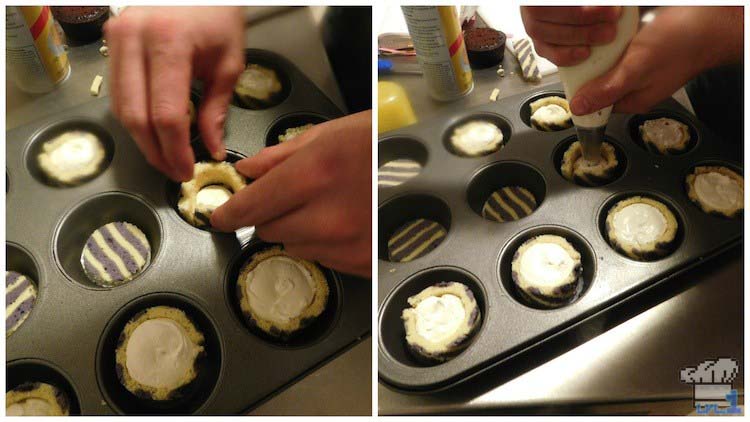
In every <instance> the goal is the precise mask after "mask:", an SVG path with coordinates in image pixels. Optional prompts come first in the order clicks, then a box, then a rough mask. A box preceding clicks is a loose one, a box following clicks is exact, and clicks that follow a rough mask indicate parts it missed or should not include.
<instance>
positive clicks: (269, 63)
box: [232, 48, 296, 111]
mask: <svg viewBox="0 0 750 422" xmlns="http://www.w3.org/2000/svg"><path fill="white" fill-rule="evenodd" d="M250 64H257V65H260V66H263V67H265V68H268V69H272V70H273V71H274V72H276V77H277V78H278V79H279V82H280V83H281V90H280V91H279V92H278V93H276V94H274V95H272V96H271V100H270V101H269V106H268V107H265V108H263V109H259V110H256V111H262V110H266V109H269V108H273V107H276V106H278V105H279V104H281V103H283V102H284V101H285V100H286V99H287V98H288V97H289V95H290V93H291V91H292V88H293V86H292V85H293V81H292V76H291V75H290V74H289V73H290V69H288V67H287V66H285V65H284V64H282V63H279V60H278V56H276V55H275V54H273V53H270V52H267V51H264V50H256V49H250V48H248V49H246V50H245V66H247V65H250ZM295 70H296V69H295ZM232 105H233V106H235V107H239V108H244V109H248V110H252V109H250V108H248V107H247V106H246V105H245V104H244V103H243V102H242V100H241V99H240V98H239V96H238V95H237V93H236V92H233V93H232Z"/></svg>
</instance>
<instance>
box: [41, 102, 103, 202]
mask: <svg viewBox="0 0 750 422" xmlns="http://www.w3.org/2000/svg"><path fill="white" fill-rule="evenodd" d="M71 131H83V132H89V133H92V134H94V135H96V137H97V138H98V139H99V142H101V144H102V147H103V148H104V161H103V162H102V164H101V165H100V166H99V168H98V171H97V172H96V173H94V174H92V175H90V176H88V177H86V178H83V179H81V180H80V181H79V182H77V183H75V184H73V185H71V186H67V185H62V184H60V183H59V182H57V181H55V180H52V179H50V178H49V177H48V176H47V175H46V174H45V173H44V171H42V168H41V167H40V166H39V161H38V160H37V157H38V156H39V154H40V153H41V152H42V147H43V145H44V144H45V143H46V142H47V141H49V140H51V139H53V138H55V137H57V136H59V135H62V134H63V133H66V132H71ZM114 155H115V142H114V139H113V138H112V135H111V134H110V133H109V131H108V130H107V129H106V128H105V127H104V126H103V125H102V124H101V123H100V122H96V121H94V120H91V119H86V118H82V117H75V116H71V117H68V118H65V119H58V120H53V121H52V122H50V123H49V124H48V125H47V126H44V127H41V129H40V130H39V131H38V132H37V133H35V134H34V135H32V139H31V141H30V142H29V143H28V148H27V150H26V168H27V169H28V171H29V173H31V175H32V176H33V177H34V179H36V180H37V181H38V182H39V183H44V184H46V185H48V186H52V187H56V188H69V187H76V186H80V185H83V184H86V183H87V182H90V181H92V180H93V179H96V178H97V177H99V175H101V174H102V173H104V172H105V171H107V168H108V167H109V165H110V164H111V163H112V160H113V158H114Z"/></svg>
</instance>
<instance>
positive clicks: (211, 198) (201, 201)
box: [195, 185, 232, 213]
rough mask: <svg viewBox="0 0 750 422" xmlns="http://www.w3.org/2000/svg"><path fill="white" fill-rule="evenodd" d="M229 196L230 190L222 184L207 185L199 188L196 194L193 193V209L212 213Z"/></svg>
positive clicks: (230, 194) (230, 195)
mask: <svg viewBox="0 0 750 422" xmlns="http://www.w3.org/2000/svg"><path fill="white" fill-rule="evenodd" d="M231 197H232V191H230V190H229V189H227V188H225V187H224V186H219V185H209V186H206V187H204V188H203V189H201V190H199V191H198V194H197V195H195V209H196V210H197V211H201V212H207V213H212V212H213V211H214V210H215V209H216V208H219V207H220V206H221V205H222V204H224V203H225V202H227V201H228V200H229V198H231Z"/></svg>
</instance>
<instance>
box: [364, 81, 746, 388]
mask: <svg viewBox="0 0 750 422" xmlns="http://www.w3.org/2000/svg"><path fill="white" fill-rule="evenodd" d="M546 95H560V96H563V97H564V94H563V92H562V87H561V86H560V85H559V84H555V85H550V86H547V87H544V88H543V89H540V90H536V91H534V92H529V93H526V94H521V95H516V96H512V97H508V98H505V99H502V100H500V101H497V102H491V103H488V104H485V105H482V106H479V107H475V108H472V109H464V108H460V107H459V106H453V107H451V106H447V107H446V109H447V110H446V111H445V112H444V113H442V114H440V115H438V116H434V118H431V119H429V120H425V121H422V122H419V123H418V124H415V125H412V126H408V127H404V128H401V129H398V130H395V131H391V132H388V133H385V134H382V136H381V138H380V141H379V142H378V150H379V151H378V153H379V157H380V159H381V161H380V162H379V165H382V164H384V163H385V161H388V160H393V159H397V158H411V159H414V160H417V161H420V162H422V163H423V168H422V170H421V172H420V174H419V175H418V176H416V177H414V178H412V179H410V180H408V181H406V182H405V183H403V184H401V185H398V186H394V187H381V188H379V189H378V195H379V199H378V201H379V208H378V219H379V223H378V257H379V261H378V276H379V285H378V301H379V312H378V334H379V348H378V371H379V377H380V380H381V381H382V382H384V383H385V384H386V385H388V386H390V387H392V388H396V389H399V390H402V391H421V392H434V391H437V390H444V389H447V388H450V387H453V386H456V385H457V384H460V383H462V382H465V381H467V380H468V379H470V378H471V377H473V376H475V375H477V374H479V373H480V372H483V371H485V370H488V369H490V368H495V367H502V368H507V369H508V370H509V372H514V371H515V372H517V371H519V370H521V371H522V370H524V369H523V368H528V364H529V362H530V361H534V359H539V357H540V356H542V355H543V353H542V352H543V350H544V348H543V346H545V345H547V344H550V343H552V342H553V341H554V340H555V339H558V338H563V337H566V336H565V335H567V334H570V335H572V336H576V335H577V334H581V335H585V334H587V332H586V330H591V329H594V327H593V326H592V325H591V324H588V323H589V322H591V321H592V320H595V319H596V320H598V321H602V320H606V319H607V318H608V316H613V315H616V314H617V312H622V311H623V310H624V309H629V308H630V307H629V306H628V305H631V304H634V303H635V302H634V299H635V298H637V297H639V296H640V295H641V294H645V293H646V292H647V291H648V290H650V289H651V288H652V287H655V286H656V285H662V284H664V285H666V286H669V285H668V284H666V282H667V281H668V280H669V279H670V277H671V276H673V275H675V274H676V273H679V272H682V271H685V270H686V269H688V268H691V267H693V266H695V265H698V264H699V263H701V262H702V261H704V260H706V259H708V258H709V257H712V256H714V255H717V254H720V253H721V252H723V251H725V250H727V249H729V248H732V247H734V246H736V245H738V244H740V243H741V242H742V237H743V235H742V229H743V222H744V217H740V218H737V219H727V218H721V217H717V216H713V215H708V214H705V213H703V212H702V211H701V210H700V208H699V207H698V206H697V205H696V204H693V203H692V202H691V201H690V200H689V198H688V196H687V192H686V189H685V176H686V175H687V174H688V173H689V172H690V171H692V169H693V168H694V167H695V166H698V165H703V164H708V163H710V164H720V165H725V166H727V167H730V168H732V169H734V170H735V171H738V172H739V173H740V174H742V168H741V166H742V164H741V163H740V162H737V154H736V149H737V147H736V144H732V143H729V142H727V141H724V140H722V139H720V138H719V137H717V136H716V135H715V134H713V133H712V132H710V131H709V130H708V129H707V128H706V127H705V126H704V125H703V124H701V122H699V121H698V120H697V119H696V118H695V117H694V116H692V115H691V114H690V113H689V112H687V111H686V110H685V109H684V108H683V107H682V106H680V105H679V104H678V103H677V102H676V101H674V100H672V99H669V100H667V101H665V102H663V103H661V104H659V105H658V106H656V107H655V108H654V109H653V110H652V111H651V112H650V113H648V117H649V118H657V117H672V118H677V119H679V120H680V121H683V122H686V123H688V125H689V126H690V128H691V133H692V134H694V135H695V137H696V139H695V141H694V142H691V148H690V150H688V151H686V152H685V153H684V154H680V155H676V156H657V155H655V154H653V153H652V152H649V151H646V150H645V149H644V148H643V147H642V144H641V142H640V140H638V139H633V134H637V133H638V129H637V126H636V125H637V124H638V123H640V122H641V121H642V120H643V119H642V117H643V116H639V115H624V114H614V115H613V116H612V118H611V119H610V122H609V124H608V126H607V137H608V139H607V141H608V142H610V143H612V144H613V145H614V146H615V148H616V150H617V152H618V154H619V156H618V158H620V162H621V165H620V168H619V169H618V171H619V172H620V175H619V176H618V177H617V178H616V179H615V180H613V181H612V182H611V183H608V184H606V185H604V186H600V187H582V186H578V185H576V184H574V183H572V182H569V181H567V180H565V179H564V178H563V177H562V176H561V175H560V172H559V164H560V159H561V157H562V153H563V152H564V150H565V148H566V146H567V145H569V144H570V143H571V142H572V140H573V139H574V137H575V128H570V129H566V130H562V131H557V132H543V131H539V130H536V129H534V128H532V127H530V126H529V118H528V116H529V109H528V107H529V103H530V102H531V101H533V100H536V99H539V98H540V97H541V96H546ZM472 116H477V117H480V118H486V117H487V116H494V120H495V121H497V122H500V123H501V124H502V125H503V126H501V128H502V129H503V132H504V133H505V134H506V135H509V136H506V143H505V146H504V147H503V148H502V149H500V150H499V151H496V152H494V153H492V154H490V155H487V156H484V157H478V158H466V157H460V156H457V155H455V154H453V153H452V152H451V151H450V149H449V148H447V147H446V144H445V142H444V140H445V139H446V137H447V136H449V130H450V128H452V127H453V126H454V125H455V124H456V123H458V122H465V121H467V119H471V118H472ZM634 126H636V127H634ZM402 144H403V146H404V148H401V145H402ZM383 160H385V161H383ZM507 185H520V186H522V187H526V188H527V189H529V190H530V191H531V192H532V193H533V194H534V195H535V197H536V199H537V202H538V203H539V206H538V208H537V209H536V211H534V212H533V213H532V214H531V215H529V216H527V217H524V218H522V219H520V220H517V221H512V222H505V223H497V222H494V221H489V220H485V219H483V218H482V217H481V208H482V204H483V203H484V200H485V199H486V198H487V197H488V196H489V195H490V194H491V193H492V192H493V191H494V190H496V189H498V188H500V187H502V186H507ZM630 195H644V196H648V197H651V198H656V199H659V200H661V201H663V202H664V203H665V204H666V205H667V206H668V207H669V208H670V209H671V210H672V211H673V212H674V213H675V216H676V217H677V219H678V222H679V224H680V230H679V232H678V243H677V245H676V249H675V250H674V251H673V252H672V253H671V254H669V255H668V256H666V257H664V258H662V259H659V260H657V261H652V262H640V261H635V260H632V259H629V258H627V257H625V256H623V255H621V254H619V253H618V252H617V251H615V250H614V249H613V248H612V247H611V246H610V245H609V244H608V243H607V240H606V233H605V232H604V230H603V225H602V222H603V221H604V218H606V213H607V211H608V210H609V208H610V207H611V206H612V205H613V204H614V203H615V202H616V200H618V199H622V198H623V197H625V196H630ZM420 217H423V218H429V219H432V220H435V221H438V222H440V223H441V224H443V225H444V226H445V227H446V228H447V229H448V235H447V236H446V238H445V240H444V241H443V242H442V243H441V244H440V245H439V246H438V247H437V248H436V249H435V250H433V251H432V252H430V253H428V254H426V255H425V256H423V257H421V258H418V259H415V260H414V261H411V262H408V263H396V262H389V261H388V260H387V259H388V254H387V247H386V245H387V242H388V238H389V237H390V236H391V235H392V233H393V231H394V230H395V229H396V228H398V227H399V226H400V225H401V224H403V223H404V222H406V221H408V220H410V219H415V218H420ZM540 234H556V235H561V236H563V237H565V238H566V239H567V240H568V241H570V242H571V243H572V244H573V245H574V246H575V248H576V249H577V250H578V251H579V252H580V253H581V255H582V261H583V267H584V272H583V286H582V289H581V291H580V293H579V294H578V295H577V297H576V298H575V299H574V300H573V301H572V302H571V303H569V304H567V305H565V306H563V307H560V308H556V309H540V308H539V307H538V306H534V305H533V304H531V303H527V302H526V301H525V300H524V298H523V297H522V296H520V295H519V294H518V292H517V291H516V290H515V287H514V284H513V281H512V279H511V275H510V263H511V261H512V257H513V254H514V253H515V251H516V249H517V248H518V247H519V246H520V245H521V244H522V243H523V242H524V241H525V240H527V239H529V238H531V237H533V236H537V235H540ZM441 281H458V282H462V283H464V284H466V285H467V286H469V287H470V288H471V289H472V291H473V293H474V295H475V297H476V298H477V301H478V303H479V306H480V309H481V311H482V322H481V328H479V330H478V331H477V332H476V334H475V335H474V336H473V337H472V338H471V339H470V340H469V341H471V344H470V345H469V346H468V348H467V349H466V350H464V351H463V352H462V353H461V354H459V355H458V356H457V357H455V358H454V359H452V360H450V361H448V362H445V363H442V364H437V365H424V364H420V363H419V362H418V361H417V360H415V359H414V358H413V357H412V356H411V355H410V353H409V351H408V350H407V345H406V341H405V339H404V335H405V334H404V327H403V322H402V321H401V318H400V315H401V311H402V310H403V309H404V308H406V307H407V306H408V304H407V301H406V300H407V298H408V297H409V296H412V295H414V294H417V293H418V292H419V291H421V290H422V289H424V288H425V287H428V286H430V285H432V284H435V283H437V282H441ZM598 318H601V319H598ZM571 346H572V345H570V344H568V345H567V347H571ZM537 362H538V363H541V362H539V361H538V360H537Z"/></svg>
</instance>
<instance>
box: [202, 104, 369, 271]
mask: <svg viewBox="0 0 750 422" xmlns="http://www.w3.org/2000/svg"><path fill="white" fill-rule="evenodd" d="M371 128H372V112H371V111H365V112H361V113H357V114H353V115H350V116H347V117H343V118H340V119H336V120H332V121H330V122H326V123H321V124H318V125H315V126H313V127H312V128H310V129H308V130H307V131H305V132H304V133H302V134H300V135H298V136H297V137H295V138H293V139H292V140H289V141H286V142H284V143H282V144H279V145H276V146H273V147H269V148H266V149H264V150H263V151H261V152H260V153H259V154H257V155H256V156H254V157H249V158H245V159H244V160H241V161H239V162H237V163H236V165H235V166H236V168H237V171H239V172H240V173H242V174H244V175H245V176H247V177H249V178H251V179H254V181H253V182H252V183H250V184H249V185H248V186H247V187H245V188H244V189H243V190H241V191H240V192H237V193H236V194H234V195H233V196H232V198H231V199H230V200H229V201H227V202H226V203H225V204H224V205H222V206H221V207H219V208H218V209H216V211H214V212H213V214H212V215H211V226H213V227H215V228H217V229H219V230H223V231H231V230H236V229H238V228H240V227H246V226H255V233H256V234H257V235H258V237H260V238H261V239H263V240H264V241H267V242H274V243H283V244H284V247H285V249H286V250H287V251H288V252H289V253H290V254H292V255H295V256H298V257H300V258H304V259H309V260H314V261H318V262H320V263H321V264H322V265H325V266H326V267H329V268H333V269H336V270H339V271H342V272H346V273H351V274H356V275H360V276H363V277H368V278H369V277H370V276H371V250H372V245H371V239H372V210H371V204H372V196H371V189H372V171H371V158H372V141H371V139H372V132H371Z"/></svg>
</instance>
